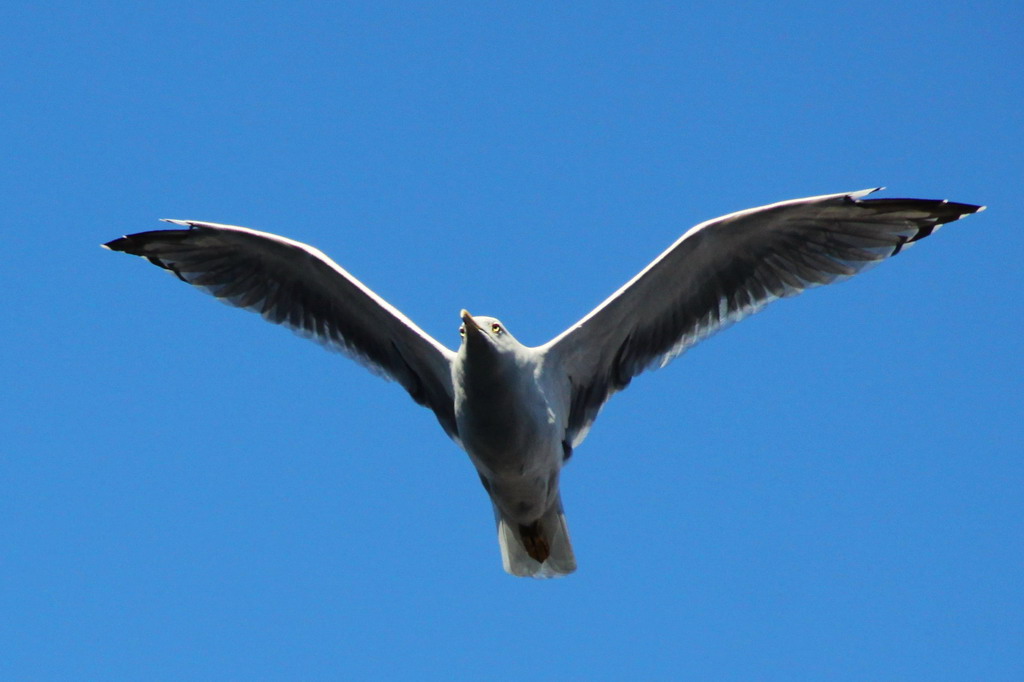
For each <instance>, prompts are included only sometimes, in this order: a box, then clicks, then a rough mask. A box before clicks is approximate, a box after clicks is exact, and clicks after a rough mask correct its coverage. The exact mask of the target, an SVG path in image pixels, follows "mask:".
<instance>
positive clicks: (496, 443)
mask: <svg viewBox="0 0 1024 682" xmlns="http://www.w3.org/2000/svg"><path fill="white" fill-rule="evenodd" d="M458 426H459V437H460V439H461V440H462V445H463V447H464V448H465V450H466V452H467V453H468V454H469V457H470V459H471V460H472V461H473V465H474V466H475V467H476V468H477V471H478V472H479V473H480V478H481V480H482V481H483V482H484V485H485V486H486V488H487V491H488V492H489V493H490V495H491V498H492V499H493V500H494V502H495V504H497V505H498V506H499V507H501V508H502V510H503V511H504V512H505V513H506V515H508V516H509V517H510V518H513V519H516V520H518V521H519V522H521V523H529V522H531V521H534V520H536V519H537V518H539V517H540V516H541V515H543V513H544V512H545V511H546V510H547V508H548V506H549V505H550V504H551V501H552V500H553V499H554V496H555V495H557V493H558V472H559V470H560V469H561V466H562V458H563V450H562V433H561V432H560V431H559V429H558V428H557V425H556V424H555V423H554V422H553V421H552V420H550V419H548V418H547V416H546V414H542V415H538V414H528V415H524V414H522V413H517V412H514V411H512V410H510V409H501V410H495V409H487V410H484V411H482V413H481V414H477V413H475V412H474V411H472V410H470V411H468V412H463V413H461V414H459V415H458Z"/></svg>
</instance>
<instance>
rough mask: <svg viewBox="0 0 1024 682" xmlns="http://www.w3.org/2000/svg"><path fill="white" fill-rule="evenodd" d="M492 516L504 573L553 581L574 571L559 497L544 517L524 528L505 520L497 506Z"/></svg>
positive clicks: (573, 561) (570, 547)
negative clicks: (496, 530)
mask: <svg viewBox="0 0 1024 682" xmlns="http://www.w3.org/2000/svg"><path fill="white" fill-rule="evenodd" d="M494 516H495V518H496V519H497V522H498V544H499V545H500V546H501V563H502V566H503V567H504V568H505V570H506V571H507V572H508V573H511V574H512V575H517V576H523V577H530V578H555V577H558V576H561V575H568V574H570V573H572V572H573V571H575V570H576V556H575V555H574V554H573V552H572V543H571V542H570V541H569V529H568V528H567V527H566V525H565V513H564V512H563V511H562V497H561V495H559V497H558V499H557V500H555V503H554V504H552V505H551V508H550V509H548V511H547V512H546V513H545V514H544V516H542V517H540V519H539V520H537V521H535V522H534V523H532V524H530V525H528V526H524V525H522V524H519V523H516V522H515V521H511V520H509V519H506V518H505V517H504V516H503V515H502V513H501V511H500V510H499V509H498V507H497V506H495V507H494Z"/></svg>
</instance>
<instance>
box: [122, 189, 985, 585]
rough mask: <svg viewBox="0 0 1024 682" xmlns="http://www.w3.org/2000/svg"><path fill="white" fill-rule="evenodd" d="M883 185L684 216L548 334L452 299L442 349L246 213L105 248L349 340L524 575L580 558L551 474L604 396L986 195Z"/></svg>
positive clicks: (311, 331) (323, 259)
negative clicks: (475, 480)
mask: <svg viewBox="0 0 1024 682" xmlns="http://www.w3.org/2000/svg"><path fill="white" fill-rule="evenodd" d="M877 189H882V188H880V187H879V188H876V189H868V190H862V191H858V192H846V193H841V194H828V195H822V196H815V197H808V198H804V199H794V200H791V201H783V202H779V203H775V204H770V205H767V206H760V207H758V208H752V209H747V210H744V211H739V212H737V213H730V214H729V215H725V216H722V217H720V218H715V219H713V220H709V221H706V222H703V223H700V224H699V225H697V226H695V227H693V228H691V229H690V230H689V231H687V232H686V233H685V234H683V236H682V237H680V238H679V239H678V240H677V241H676V242H675V243H674V244H672V246H670V247H669V248H668V249H667V250H666V251H665V252H664V253H662V254H661V255H660V256H658V257H657V258H656V259H654V261H653V262H652V263H651V264H650V265H648V266H647V267H646V268H644V269H643V270H642V271H640V273H639V274H637V275H636V276H635V277H633V278H632V279H631V280H630V281H629V282H627V283H626V284H625V285H624V286H622V288H620V289H619V290H618V291H616V292H615V293H613V294H612V295H611V296H609V297H608V298H607V299H605V300H604V302H603V303H601V304H600V305H598V306H597V307H596V308H595V309H594V310H592V311H591V312H590V313H588V314H587V315H586V316H585V317H583V318H582V319H581V320H579V321H578V322H577V323H576V324H574V325H572V326H571V327H569V328H568V329H566V330H565V331H564V332H562V333H561V334H559V335H558V336H556V337H555V338H554V339H552V340H551V341H548V342H547V343H545V344H544V345H541V346H536V347H530V346H525V345H523V344H522V343H520V342H519V341H518V340H517V339H516V338H515V336H513V335H512V333H511V332H510V331H509V329H508V327H506V326H505V324H504V323H502V322H501V321H500V320H498V319H496V318H494V317H485V316H479V315H471V314H470V313H469V312H468V311H466V310H462V311H461V312H460V313H459V317H460V318H461V321H462V323H461V326H460V328H459V335H460V337H461V340H460V344H459V347H458V350H456V351H453V350H450V349H449V348H447V347H446V346H445V345H444V344H442V343H440V342H439V341H437V340H436V339H434V338H433V337H431V336H430V335H429V334H427V333H426V332H424V331H423V330H422V329H420V328H419V327H418V326H416V324H414V323H413V322H412V321H411V320H410V319H409V318H407V317H406V316H405V315H403V314H402V313H401V312H399V311H398V310H397V309H396V308H394V307H393V306H392V305H390V304H389V303H388V302H387V301H385V300H384V299H382V298H381V297H380V296H378V295H377V294H375V293H374V292H373V291H371V290H370V289H369V288H368V287H367V286H366V285H364V284H363V283H362V282H360V281H359V280H357V279H356V278H355V277H353V276H352V275H350V274H349V273H348V272H347V271H345V270H344V269H342V268H341V266H339V265H338V264H336V263H335V262H334V261H332V260H331V259H330V258H328V257H327V256H326V255H324V254H323V253H322V252H321V251H319V250H317V249H315V248H313V247H312V246H309V245H307V244H303V243H301V242H297V241H293V240H291V239H286V238H284V237H280V236H278V235H275V234H269V233H266V232H258V231H256V230H252V229H248V228H245V227H237V226H234V225H221V224H218V223H207V222H200V221H196V220H165V222H168V223H172V224H174V225H177V226H179V227H180V228H181V229H168V230H156V231H151V232H141V233H138V234H132V235H127V236H124V237H121V238H120V239H115V240H113V241H111V242H108V243H107V244H104V245H103V246H104V247H105V248H107V249H110V250H112V251H122V252H124V253H129V254H132V255H136V256H141V257H144V258H146V259H148V260H149V261H150V262H151V263H153V264H154V265H158V266H160V267H161V268H164V269H166V270H169V271H171V272H173V273H174V274H175V275H177V276H178V278H179V279H181V280H182V281H184V282H186V283H188V284H192V285H194V286H196V287H199V288H200V289H203V290H205V291H206V292H208V293H210V294H212V295H214V296H216V297H217V298H219V299H221V300H223V301H225V302H227V303H230V304H232V305H235V306H237V307H239V308H244V309H247V310H251V311H254V312H257V313H259V314H261V315H262V316H263V317H264V319H266V320H268V321H269V322H273V323H275V324H281V325H285V326H287V327H290V328H291V329H292V330H293V331H295V332H297V333H299V334H300V335H302V336H305V337H310V338H313V339H314V340H316V341H319V342H320V343H322V344H324V345H326V346H328V347H330V348H332V349H335V350H338V351H341V352H343V353H344V354H346V355H349V356H350V357H352V358H354V359H355V360H358V361H360V362H361V363H363V364H364V365H366V366H367V367H368V368H369V369H370V370H372V371H374V372H375V373H377V374H380V375H383V376H384V377H385V378H389V379H391V380H394V381H396V382H398V383H399V384H400V385H401V386H402V387H403V388H405V390H406V391H408V392H409V395H410V396H411V397H412V399H413V400H414V401H416V402H417V403H419V404H420V405H423V406H425V407H427V408H429V409H431V410H433V412H434V415H435V416H436V417H437V421H438V422H439V423H440V425H441V428H442V429H444V431H445V433H446V434H448V436H449V437H450V438H451V439H452V440H453V441H455V443H456V444H458V445H459V446H460V447H461V448H463V449H464V450H465V451H466V453H467V454H468V455H469V458H470V460H471V461H472V463H473V466H474V467H476V470H477V473H478V474H479V476H480V482H481V483H482V484H483V487H484V489H485V490H486V491H487V494H488V496H489V497H490V500H491V503H492V506H493V509H494V518H495V522H496V524H497V529H498V543H499V546H500V548H501V559H502V565H503V567H504V569H505V571H507V572H508V573H510V574H512V575H515V576H531V577H537V578H548V577H555V576H563V575H566V574H569V573H572V572H573V571H575V570H576V558H575V555H574V553H573V548H572V544H571V542H570V540H569V530H568V527H567V526H566V520H565V513H564V511H563V507H562V497H561V494H560V492H559V475H560V473H561V470H562V467H563V466H564V465H565V464H566V462H568V461H569V458H570V457H571V456H572V453H573V451H574V450H575V449H576V448H577V447H579V445H580V444H581V443H582V442H583V439H584V438H586V436H587V432H588V431H589V430H590V427H591V425H592V424H593V422H594V419H595V418H596V417H597V415H598V413H599V412H600V411H601V408H602V407H603V405H604V404H605V402H606V401H607V400H608V399H609V398H610V397H611V396H612V395H613V394H614V393H616V392H618V391H621V390H622V389H624V388H626V386H628V385H629V383H630V381H631V380H632V379H633V377H635V376H637V375H638V374H640V373H641V372H643V371H644V370H647V369H656V368H660V367H664V366H665V365H667V364H668V363H669V362H670V361H671V360H673V359H674V358H675V357H677V356H678V355H680V354H681V353H682V352H683V351H685V350H686V349H688V348H690V347H691V346H693V345H694V344H696V343H698V342H699V341H701V340H703V339H704V338H706V337H708V336H710V335H711V334H713V333H714V332H716V331H718V330H720V329H722V328H724V327H726V326H728V325H729V324H731V323H733V322H736V321H737V320H739V319H741V318H743V317H745V316H747V315H750V314H751V313H754V312H757V311H758V310H760V309H761V308H763V307H764V306H765V305H766V304H768V303H770V302H772V301H774V300H776V299H779V298H783V297H786V296H794V295H796V294H799V293H800V292H802V291H804V290H805V289H808V288H810V287H814V286H818V285H822V284H830V283H832V282H836V281H839V280H842V279H846V278H848V277H850V276H852V275H855V274H857V273H858V272H860V271H862V270H864V269H865V268H867V267H868V266H870V265H872V264H875V263H877V262H878V261H881V260H884V259H886V258H888V257H890V256H894V255H896V254H897V253H899V252H900V251H902V250H903V249H905V248H906V247H908V246H910V245H911V244H913V243H914V242H916V241H918V240H920V239H923V238H924V237H927V236H929V235H930V234H932V233H933V232H934V231H935V230H936V229H938V228H939V227H940V226H941V225H944V224H945V223H948V222H952V221H954V220H958V219H959V218H962V217H963V216H965V215H969V214H971V213H977V212H978V211H981V210H983V209H984V206H975V205H971V204H961V203H953V202H949V201H940V200H929V199H878V198H872V199H866V198H865V197H866V196H867V195H868V194H870V193H872V192H874V191H876V190H877Z"/></svg>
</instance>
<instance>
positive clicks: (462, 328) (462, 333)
mask: <svg viewBox="0 0 1024 682" xmlns="http://www.w3.org/2000/svg"><path fill="white" fill-rule="evenodd" d="M465 335H466V325H464V324H463V325H459V336H465Z"/></svg>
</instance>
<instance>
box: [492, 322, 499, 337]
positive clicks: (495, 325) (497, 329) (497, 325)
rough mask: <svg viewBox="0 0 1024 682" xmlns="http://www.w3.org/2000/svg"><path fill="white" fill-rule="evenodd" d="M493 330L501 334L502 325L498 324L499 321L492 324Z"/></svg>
mask: <svg viewBox="0 0 1024 682" xmlns="http://www.w3.org/2000/svg"><path fill="white" fill-rule="evenodd" d="M491 332H493V333H495V334H500V333H501V332H502V329H501V325H500V324H498V323H497V322H495V323H494V324H492V325H491Z"/></svg>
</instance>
